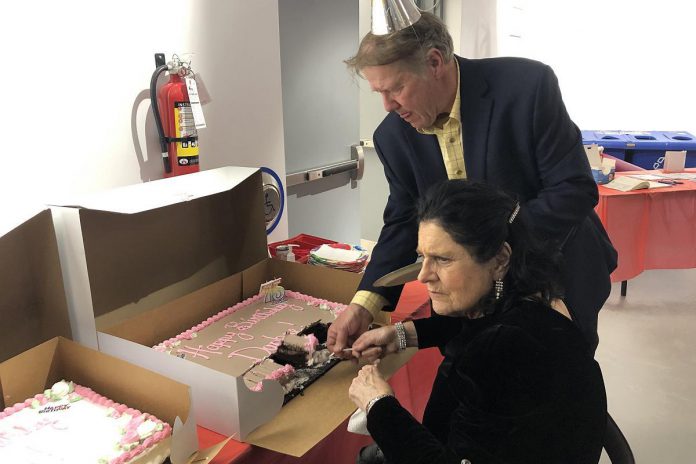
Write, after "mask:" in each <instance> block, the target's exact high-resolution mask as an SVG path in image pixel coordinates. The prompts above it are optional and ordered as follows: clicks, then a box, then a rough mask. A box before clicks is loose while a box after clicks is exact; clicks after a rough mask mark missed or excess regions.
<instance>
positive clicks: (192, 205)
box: [53, 167, 268, 347]
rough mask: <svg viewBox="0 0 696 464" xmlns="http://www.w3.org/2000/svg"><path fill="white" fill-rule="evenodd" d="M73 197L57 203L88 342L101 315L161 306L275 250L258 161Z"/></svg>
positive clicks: (78, 320) (72, 289)
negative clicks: (67, 203)
mask: <svg viewBox="0 0 696 464" xmlns="http://www.w3.org/2000/svg"><path fill="white" fill-rule="evenodd" d="M75 204H79V205H81V207H79V208H78V207H69V206H57V207H54V208H53V210H54V213H55V217H56V226H57V227H56V228H57V230H58V236H59V243H60V251H61V260H62V261H63V263H64V265H63V272H64V275H65V276H66V281H67V282H68V289H69V293H70V295H71V298H70V300H69V307H70V312H71V314H70V315H71V321H72V322H73V334H75V337H76V339H77V340H79V341H80V342H81V343H85V344H88V345H89V346H94V347H96V344H97V341H96V335H94V333H95V324H94V320H95V318H100V317H102V316H104V315H108V314H110V313H112V312H114V311H119V312H120V313H118V314H117V315H115V316H114V317H115V320H118V319H119V318H120V319H124V318H125V317H126V316H127V315H130V316H132V315H135V314H139V313H142V312H144V311H146V310H148V309H151V308H155V307H158V306H161V305H163V304H165V303H167V302H169V301H173V300H175V299H177V298H179V297H182V296H184V295H186V294H188V293H191V292H193V291H195V290H198V289H200V288H203V287H205V286H206V285H208V284H211V283H213V282H216V281H218V280H220V279H222V278H225V277H227V276H229V275H232V274H235V273H238V272H240V271H241V270H242V269H244V268H246V267H248V266H251V265H252V264H254V263H256V262H258V261H261V260H263V259H264V258H265V257H266V256H267V254H268V252H267V244H266V235H265V233H264V231H265V219H264V211H263V190H262V178H261V172H260V171H259V170H258V169H251V168H237V167H226V168H220V169H214V170H211V171H204V172H200V173H195V174H189V175H186V176H181V177H177V178H170V179H164V180H161V181H154V182H148V183H145V184H137V185H132V186H127V187H122V188H118V189H113V190H110V191H106V192H101V193H99V194H96V195H92V196H91V197H88V198H87V199H85V200H83V201H80V202H76V203H75ZM111 322H113V320H112V321H111Z"/></svg>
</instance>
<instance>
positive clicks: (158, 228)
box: [52, 167, 407, 456]
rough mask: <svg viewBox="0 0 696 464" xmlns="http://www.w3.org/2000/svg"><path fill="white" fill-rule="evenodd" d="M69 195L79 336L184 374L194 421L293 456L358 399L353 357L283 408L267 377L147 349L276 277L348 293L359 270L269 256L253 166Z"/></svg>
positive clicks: (179, 376) (66, 248)
mask: <svg viewBox="0 0 696 464" xmlns="http://www.w3.org/2000/svg"><path fill="white" fill-rule="evenodd" d="M73 205H76V206H60V207H53V208H52V209H53V213H54V217H55V219H56V230H57V235H58V238H59V240H58V242H59V249H60V252H61V262H62V265H63V273H64V276H65V278H66V288H67V289H68V294H69V295H70V297H69V299H68V302H69V307H70V314H71V322H72V325H73V328H74V330H75V333H76V334H77V337H78V338H77V339H78V340H79V341H81V342H82V343H88V344H91V345H92V346H97V345H98V347H99V349H100V350H101V351H104V352H107V353H109V354H113V355H115V356H118V357H120V358H122V359H125V360H127V361H130V362H132V363H135V364H139V365H141V366H143V367H146V368H148V369H152V370H155V371H157V372H159V373H162V374H164V375H166V376H168V377H171V378H173V379H176V380H178V381H180V382H182V383H185V384H188V385H190V386H191V387H192V390H193V398H194V403H195V404H196V419H197V422H198V424H199V425H202V426H203V427H206V428H208V429H211V430H214V431H216V432H218V433H221V434H223V435H226V436H230V437H233V438H235V439H237V440H243V441H247V442H249V443H253V444H256V445H259V446H262V447H265V448H269V449H273V450H276V451H280V452H283V453H286V454H291V455H295V456H301V455H302V454H304V453H305V452H306V451H307V450H309V449H310V448H311V447H312V446H313V445H314V444H316V443H317V442H319V441H320V440H321V439H322V438H324V437H325V436H326V435H328V434H329V433H330V432H331V431H332V430H334V429H335V428H336V427H337V426H338V425H339V424H340V423H341V422H342V421H343V420H345V418H346V417H348V415H350V413H351V412H352V411H353V410H355V406H354V405H353V404H352V403H351V402H350V400H349V399H348V394H347V392H348V386H349V385H350V382H351V380H352V378H353V377H354V376H355V373H356V371H357V367H356V366H354V365H353V364H351V363H340V364H339V365H337V366H336V367H334V368H333V369H331V370H330V371H329V372H328V373H327V374H326V375H324V376H323V377H321V378H320V379H319V380H318V381H316V382H315V383H314V384H312V385H311V386H310V387H309V388H308V389H307V390H306V392H305V394H304V395H303V396H301V397H296V398H294V399H293V400H292V401H290V402H289V403H288V404H287V405H286V406H284V407H282V410H281V405H282V402H283V391H282V389H281V387H280V385H279V384H277V383H275V382H270V381H265V382H264V389H263V391H261V392H251V391H250V390H249V389H248V388H246V386H245V385H244V382H243V380H242V378H241V377H234V376H231V375H228V374H225V373H222V372H220V371H216V370H213V369H210V368H208V367H205V366H202V365H200V364H196V363H193V362H190V361H187V360H184V359H179V358H177V357H175V356H171V355H168V354H166V353H162V352H158V351H155V350H153V349H151V348H150V347H151V346H153V345H155V344H157V343H159V342H161V341H163V340H166V339H168V338H170V337H173V336H175V335H177V334H178V333H180V332H182V331H184V330H186V329H188V328H190V327H192V326H194V325H196V324H198V323H199V322H200V321H202V320H204V319H206V318H208V317H210V316H212V315H214V314H216V313H217V312H219V311H221V310H223V309H225V308H227V307H229V306H232V305H233V304H235V303H237V302H239V301H242V300H243V299H244V298H247V297H250V296H252V295H254V294H256V293H258V290H259V285H260V284H261V283H263V282H264V281H267V280H271V279H272V278H276V277H281V278H282V279H283V286H284V287H285V288H287V289H290V290H294V291H298V292H301V293H305V294H307V295H311V296H315V297H319V298H324V299H327V300H330V301H336V302H339V303H348V302H349V301H350V298H351V297H352V295H353V294H354V291H355V289H356V287H357V284H358V283H359V280H360V276H359V275H356V274H353V273H349V272H342V271H336V270H333V269H326V268H315V267H313V266H307V265H301V264H296V263H287V262H282V261H277V260H271V259H268V258H267V256H268V250H267V243H266V234H265V222H264V210H263V208H264V204H263V192H262V183H261V173H260V171H259V170H257V169H251V168H239V167H226V168H220V169H215V170H210V171H203V172H200V173H196V174H189V175H186V176H180V177H176V178H170V179H164V180H158V181H153V182H149V183H145V184H138V185H133V186H128V187H123V188H119V189H114V190H110V191H106V192H103V193H101V194H99V195H96V196H92V197H89V198H83V199H81V200H80V201H76V202H74V203H73ZM95 330H96V334H95ZM406 360H407V356H402V357H395V358H394V359H392V360H388V361H387V362H385V363H383V369H384V370H385V371H386V372H387V374H388V375H390V374H391V373H393V372H394V371H396V369H397V368H398V367H400V366H401V365H403V363H405V362H406ZM279 411H280V412H279ZM317 411H321V414H318V413H317ZM271 419H272V420H271ZM262 424H264V425H263V426H262ZM259 426H261V427H259ZM252 431H253V433H252Z"/></svg>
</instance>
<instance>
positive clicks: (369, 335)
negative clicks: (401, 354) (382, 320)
mask: <svg viewBox="0 0 696 464" xmlns="http://www.w3.org/2000/svg"><path fill="white" fill-rule="evenodd" d="M398 349H399V342H398V340H397V338H396V329H395V328H394V326H393V325H387V326H384V327H380V328H378V329H373V330H368V331H367V332H365V333H364V334H362V335H361V336H360V337H358V339H357V340H355V342H353V355H354V356H356V357H358V358H360V360H361V361H362V360H365V361H367V362H370V363H372V362H374V361H376V360H377V359H379V358H383V357H384V356H386V355H388V354H389V353H396V352H397V351H398Z"/></svg>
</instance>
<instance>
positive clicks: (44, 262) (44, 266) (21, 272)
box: [0, 208, 72, 362]
mask: <svg viewBox="0 0 696 464" xmlns="http://www.w3.org/2000/svg"><path fill="white" fill-rule="evenodd" d="M0 276H2V278H1V279H0V317H1V318H2V319H1V320H2V322H1V323H0V362H2V361H5V360H7V359H9V358H12V357H14V356H15V355H17V354H19V353H22V352H23V351H26V350H28V349H29V348H32V347H34V346H36V345H39V344H41V343H43V342H45V341H47V340H50V339H52V338H54V337H57V336H63V337H66V338H71V337H72V334H71V330H70V322H69V319H68V307H67V303H66V298H65V289H64V287H63V277H62V275H61V269H60V261H59V258H58V245H57V243H56V236H55V232H54V227H53V220H52V219H51V213H50V211H48V210H47V209H40V208H33V209H31V210H25V211H21V212H19V213H18V214H12V215H8V216H4V217H3V220H2V224H0Z"/></svg>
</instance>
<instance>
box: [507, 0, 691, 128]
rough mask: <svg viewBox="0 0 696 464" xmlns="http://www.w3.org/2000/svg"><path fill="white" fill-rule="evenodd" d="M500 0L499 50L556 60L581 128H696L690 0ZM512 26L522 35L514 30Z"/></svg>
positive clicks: (569, 105) (569, 104)
mask: <svg viewBox="0 0 696 464" xmlns="http://www.w3.org/2000/svg"><path fill="white" fill-rule="evenodd" d="M514 5H518V6H521V7H522V11H521V12H520V11H519V10H518V11H515V10H514V8H513V6H514ZM498 6H499V17H498V20H499V24H500V26H501V28H500V29H501V30H500V35H499V54H500V55H520V56H526V57H530V58H534V59H537V60H540V61H543V62H545V63H547V64H549V65H551V66H552V67H553V69H554V70H555V72H556V74H557V75H558V78H559V82H560V85H561V90H562V92H563V98H564V100H565V103H566V106H567V108H568V112H569V113H570V115H571V117H572V118H573V120H574V121H575V122H576V124H577V125H578V126H579V127H580V128H581V129H619V130H686V131H689V132H691V133H692V134H696V117H694V108H696V86H694V74H695V73H696V60H694V55H696V41H695V40H694V34H693V23H694V18H695V17H696V4H694V3H693V2H684V1H680V0H662V1H660V2H653V1H646V0H639V1H630V0H612V1H601V0H584V1H582V2H559V1H555V0H500V1H499V2H498ZM510 31H519V32H520V33H521V35H522V38H521V39H514V38H510V37H509V34H508V32H510Z"/></svg>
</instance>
